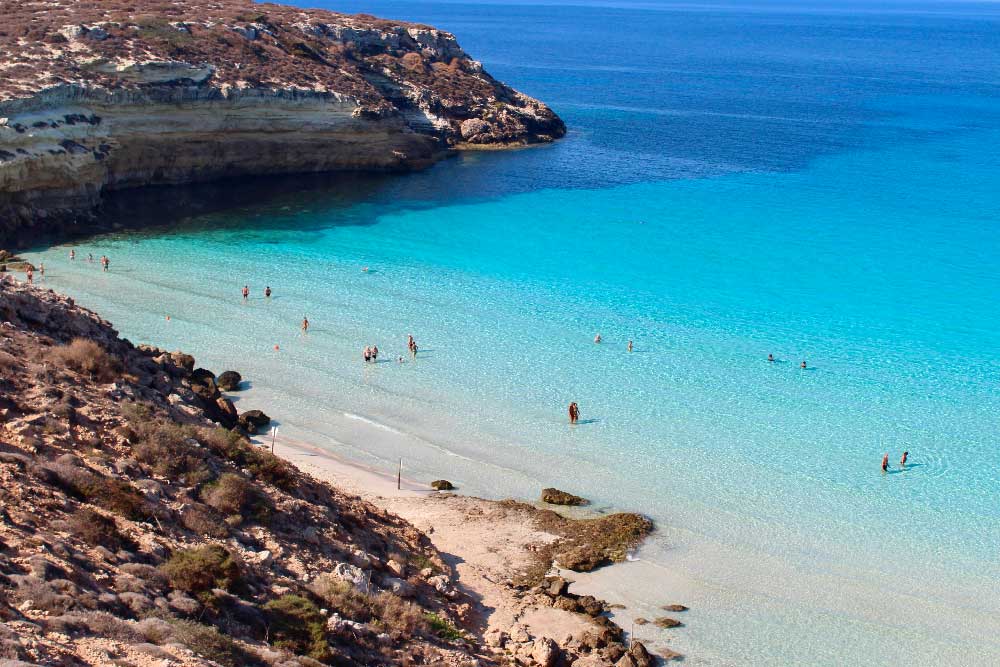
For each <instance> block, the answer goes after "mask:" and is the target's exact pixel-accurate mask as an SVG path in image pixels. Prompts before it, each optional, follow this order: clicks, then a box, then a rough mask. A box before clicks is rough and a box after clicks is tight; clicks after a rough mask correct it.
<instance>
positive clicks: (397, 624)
mask: <svg viewBox="0 0 1000 667" xmlns="http://www.w3.org/2000/svg"><path fill="white" fill-rule="evenodd" d="M221 377H222V376H221V374H220V378H221ZM234 382H235V383H237V385H238V382H239V380H238V379H236V378H234V377H233V376H227V377H226V378H224V379H222V380H221V384H223V385H225V386H229V387H233V386H235V385H234V384H233V383H234ZM218 384H219V382H217V381H216V378H215V376H214V375H213V374H212V373H210V372H209V371H206V370H204V369H199V368H196V365H195V360H194V359H193V358H192V357H190V356H188V355H186V354H183V353H179V352H173V353H170V352H164V351H162V350H158V349H156V348H151V347H146V346H139V347H136V346H134V345H133V344H132V343H130V342H129V341H127V340H123V339H121V338H119V337H118V335H117V333H116V332H115V331H114V329H113V328H112V327H111V326H110V325H109V324H108V323H107V322H105V321H103V320H101V319H100V318H99V317H98V316H97V315H95V314H94V313H92V312H89V311H86V310H84V309H82V308H79V307H78V306H76V305H74V303H73V302H72V300H70V299H68V298H66V297H61V296H59V295H57V294H55V293H53V292H51V291H46V290H43V289H40V288H35V287H30V286H26V285H23V284H21V283H18V282H16V281H15V280H14V279H13V278H12V277H11V276H9V275H5V276H2V277H0V662H2V661H4V660H7V661H12V662H11V663H9V664H14V665H17V664H22V663H28V664H45V665H112V664H114V665H153V664H156V665H173V664H176V665H213V664H218V665H286V666H288V667H292V666H293V665H316V664H320V663H322V664H335V665H416V664H434V665H454V666H458V665H470V666H471V665H480V666H483V667H486V666H488V665H501V664H518V665H541V666H543V667H555V666H556V665H576V666H577V667H610V666H611V665H617V666H618V667H648V666H649V665H651V664H652V658H651V657H650V656H649V654H648V653H647V652H646V649H645V647H643V646H642V644H640V643H638V642H632V643H630V644H625V643H623V635H622V631H621V630H620V629H619V628H617V627H616V626H615V625H614V624H613V623H611V622H610V621H609V620H608V619H607V618H606V616H605V611H606V605H605V604H604V603H603V602H602V601H600V600H597V599H594V598H593V597H590V596H578V595H574V594H572V593H571V592H570V590H569V587H568V584H567V582H566V580H564V579H562V578H559V577H553V576H551V573H550V572H548V570H549V567H550V566H551V565H552V562H553V560H555V561H557V562H559V564H561V565H562V566H564V567H568V568H570V569H575V570H579V571H586V570H589V569H592V568H594V567H598V566H600V565H602V564H604V563H607V562H613V561H617V560H621V559H623V558H624V554H625V550H626V549H627V548H629V547H631V546H635V545H636V544H637V543H638V542H639V541H640V540H641V539H642V537H643V536H644V535H645V534H646V533H647V532H648V531H649V530H650V528H651V526H650V524H649V522H648V521H646V520H645V519H643V518H642V517H639V516H637V515H628V514H618V515H608V516H604V517H596V518H592V519H588V520H584V521H574V520H570V519H566V518H563V517H562V516H560V515H558V514H556V513H554V512H551V511H539V510H536V509H534V508H533V507H531V506H529V505H524V504H521V503H514V502H510V501H507V502H501V503H495V502H489V501H483V500H479V499H474V498H467V499H466V498H461V497H458V496H453V495H451V494H445V495H443V496H441V497H439V498H421V499H418V500H420V501H421V502H427V503H431V504H430V505H425V506H423V507H424V509H422V510H421V511H420V512H418V513H416V514H413V517H414V521H420V522H423V521H425V520H427V521H431V524H428V527H427V528H426V530H428V531H430V530H432V529H433V525H432V524H433V523H436V524H437V525H438V526H439V527H441V529H440V530H439V531H438V536H437V537H438V539H439V540H441V541H440V544H441V548H447V549H448V550H449V552H448V553H444V552H442V551H439V548H438V547H435V543H434V542H432V540H431V538H430V537H429V536H428V534H427V532H423V531H422V530H418V528H416V527H415V526H414V525H413V524H411V523H409V522H408V521H406V520H404V519H402V518H400V517H399V516H398V514H397V513H396V512H394V511H391V510H394V509H399V510H400V512H403V511H406V512H411V513H412V512H414V507H413V506H409V507H408V506H406V505H403V504H400V505H398V506H394V505H393V504H392V503H388V505H387V506H384V507H379V506H377V505H375V504H373V503H372V502H369V501H367V500H364V499H362V498H361V497H359V496H357V495H354V494H353V493H347V492H344V491H341V490H338V489H337V488H335V487H333V486H331V485H330V484H328V483H326V482H322V481H319V480H317V479H316V478H315V477H313V476H311V475H310V474H306V473H305V472H302V471H301V470H299V469H298V468H297V467H295V466H294V465H292V464H291V463H289V461H288V460H286V459H282V458H279V457H277V456H275V455H273V454H271V453H270V452H268V451H267V450H264V449H261V448H259V447H257V446H255V445H254V444H252V443H251V442H250V441H249V440H248V439H247V438H246V437H245V435H244V434H243V428H244V427H245V428H248V429H252V428H255V427H256V425H258V424H262V423H265V421H266V415H264V414H263V413H261V412H260V411H247V412H244V413H242V414H239V415H237V414H236V413H235V410H232V403H231V402H229V401H228V399H226V398H225V396H224V395H223V394H222V393H221V392H220V391H219V388H218ZM229 425H233V428H231V429H230V428H226V426H229ZM316 461H317V459H312V462H311V463H310V465H316ZM386 507H388V509H387V508H386ZM456 516H458V517H461V518H460V520H459V523H457V524H456V523H455V521H456V519H455V517H456ZM448 521H451V522H452V523H453V524H454V525H453V530H452V531H451V532H449V531H448V530H446V525H445V524H446V523H447V522H448ZM463 522H464V523H463ZM476 522H478V523H479V524H480V530H487V529H488V531H489V533H488V534H490V535H492V536H493V537H494V538H495V544H491V543H489V542H486V541H483V540H476V541H475V542H476V543H475V544H466V542H468V535H469V534H471V533H470V532H469V530H470V526H472V525H473V524H474V523H476ZM463 535H464V536H465V537H464V538H463V537H462V536H463ZM449 536H450V537H449ZM452 550H454V551H452ZM459 552H460V553H462V554H463V557H456V556H455V555H454V553H459ZM469 568H471V569H469ZM4 664H8V663H4Z"/></svg>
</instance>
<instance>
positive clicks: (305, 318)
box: [302, 317, 309, 333]
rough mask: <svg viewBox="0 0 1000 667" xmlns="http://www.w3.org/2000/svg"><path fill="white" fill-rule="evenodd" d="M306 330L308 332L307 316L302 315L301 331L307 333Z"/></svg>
mask: <svg viewBox="0 0 1000 667" xmlns="http://www.w3.org/2000/svg"><path fill="white" fill-rule="evenodd" d="M308 332H309V318H308V317H303V318H302V333H308Z"/></svg>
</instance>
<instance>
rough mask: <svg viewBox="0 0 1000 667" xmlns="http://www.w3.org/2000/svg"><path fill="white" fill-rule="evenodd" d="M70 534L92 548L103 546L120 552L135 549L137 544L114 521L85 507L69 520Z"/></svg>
mask: <svg viewBox="0 0 1000 667" xmlns="http://www.w3.org/2000/svg"><path fill="white" fill-rule="evenodd" d="M68 524H69V529H70V532H71V533H73V534H74V535H76V536H77V537H79V538H80V539H81V540H83V541H84V542H86V543H87V544H89V545H90V546H93V547H97V546H103V547H107V548H108V549H111V550H112V551H118V550H120V549H133V548H135V544H134V543H133V542H132V540H130V539H128V538H126V537H125V536H124V535H122V534H121V533H120V532H119V531H118V525H117V524H116V523H115V521H114V519H111V518H109V517H106V516H104V515H103V514H100V513H98V512H95V511H94V510H92V509H90V508H89V507H85V508H83V509H81V510H79V511H77V512H74V513H73V515H72V516H71V517H70V518H69V522H68Z"/></svg>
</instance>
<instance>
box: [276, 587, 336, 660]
mask: <svg viewBox="0 0 1000 667" xmlns="http://www.w3.org/2000/svg"><path fill="white" fill-rule="evenodd" d="M264 611H265V612H267V617H268V623H269V625H270V636H271V643H272V644H273V645H274V646H277V647H278V648H284V649H287V650H289V651H291V652H292V653H296V654H300V655H308V656H309V657H310V658H314V659H316V660H323V659H325V658H328V657H329V656H330V647H329V645H328V644H327V642H326V619H325V618H324V617H323V615H322V614H321V613H319V609H318V608H317V607H316V605H315V604H313V603H312V602H311V601H310V600H307V599H306V598H304V597H302V596H300V595H285V596H282V597H280V598H278V599H276V600H271V601H270V602H268V603H267V604H265V605H264Z"/></svg>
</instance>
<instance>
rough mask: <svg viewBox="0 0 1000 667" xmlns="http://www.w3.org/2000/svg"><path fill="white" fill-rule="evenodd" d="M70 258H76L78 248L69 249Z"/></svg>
mask: <svg viewBox="0 0 1000 667" xmlns="http://www.w3.org/2000/svg"><path fill="white" fill-rule="evenodd" d="M69 258H70V259H71V260H73V259H76V250H70V251H69Z"/></svg>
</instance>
